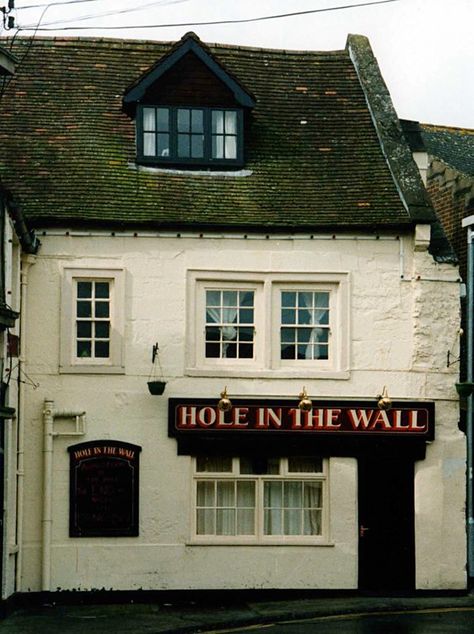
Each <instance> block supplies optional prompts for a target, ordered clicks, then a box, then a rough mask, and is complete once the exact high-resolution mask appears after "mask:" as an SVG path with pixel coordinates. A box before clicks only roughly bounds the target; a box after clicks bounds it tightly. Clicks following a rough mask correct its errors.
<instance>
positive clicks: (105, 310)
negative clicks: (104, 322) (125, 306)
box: [95, 302, 110, 317]
mask: <svg viewBox="0 0 474 634" xmlns="http://www.w3.org/2000/svg"><path fill="white" fill-rule="evenodd" d="M109 306H110V305H109V302H96V303H95V316H96V317H108V316H109Z"/></svg>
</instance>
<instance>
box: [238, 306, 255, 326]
mask: <svg viewBox="0 0 474 634" xmlns="http://www.w3.org/2000/svg"><path fill="white" fill-rule="evenodd" d="M239 321H240V323H241V324H252V323H253V309H252V308H245V309H241V310H240V311H239Z"/></svg>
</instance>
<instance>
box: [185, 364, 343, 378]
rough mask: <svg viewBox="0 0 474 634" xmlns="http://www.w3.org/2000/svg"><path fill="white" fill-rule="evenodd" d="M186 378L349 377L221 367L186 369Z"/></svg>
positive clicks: (295, 369) (332, 373) (333, 372)
mask: <svg viewBox="0 0 474 634" xmlns="http://www.w3.org/2000/svg"><path fill="white" fill-rule="evenodd" d="M185 375H186V376H197V377H199V376H202V377H216V378H220V377H230V378H262V379H293V378H294V379H301V377H304V378H305V379H306V378H308V379H336V380H348V379H350V377H351V374H350V371H349V370H322V369H310V368H305V367H304V366H301V367H292V368H278V369H275V370H271V369H268V368H267V369H260V370H258V369H257V370H253V369H249V368H236V367H233V368H226V367H223V366H219V367H214V368H186V369H185Z"/></svg>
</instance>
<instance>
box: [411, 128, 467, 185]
mask: <svg viewBox="0 0 474 634" xmlns="http://www.w3.org/2000/svg"><path fill="white" fill-rule="evenodd" d="M420 128H421V136H422V138H423V142H424V145H425V148H426V151H427V152H428V154H430V155H431V156H435V157H436V158H438V159H440V160H441V161H443V163H445V164H446V165H450V166H451V167H453V168H454V169H455V170H457V171H459V172H463V173H464V174H467V175H468V176H474V130H468V129H465V128H453V127H447V126H439V125H429V124H427V123H422V124H420Z"/></svg>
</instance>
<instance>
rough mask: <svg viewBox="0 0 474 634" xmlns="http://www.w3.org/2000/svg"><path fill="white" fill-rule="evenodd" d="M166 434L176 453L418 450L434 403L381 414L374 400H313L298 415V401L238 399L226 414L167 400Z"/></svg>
mask: <svg viewBox="0 0 474 634" xmlns="http://www.w3.org/2000/svg"><path fill="white" fill-rule="evenodd" d="M168 434H169V436H171V437H174V438H176V439H177V440H178V451H179V453H196V452H199V453H202V452H203V451H210V450H211V451H214V450H215V451H223V450H226V449H227V448H229V449H231V450H234V451H235V450H240V451H250V452H251V451H253V450H255V451H257V452H259V453H261V452H262V451H265V452H267V453H268V452H273V453H278V454H282V452H286V451H287V452H293V453H298V452H299V453H301V451H305V449H306V450H309V449H311V451H319V452H321V453H326V454H330V453H332V454H333V455H357V454H358V453H359V452H360V451H361V450H363V451H367V450H369V451H372V450H374V449H378V448H388V449H389V451H390V452H391V451H395V452H396V451H398V450H399V449H402V450H403V448H406V449H408V450H410V447H412V448H419V449H422V448H424V445H425V443H426V441H431V440H433V439H434V403H433V402H427V401H411V402H407V401H398V402H393V404H392V406H391V408H390V409H388V410H384V409H380V408H379V407H378V406H377V402H376V400H375V399H374V400H372V401H367V400H364V401H362V400H358V401H351V400H341V399H338V400H318V401H316V400H313V402H312V409H311V410H310V411H302V410H301V409H299V407H298V401H297V400H291V401H290V400H289V399H262V400H257V399H255V400H254V399H237V398H236V399H232V408H231V409H230V410H229V411H226V412H224V411H222V410H220V409H219V408H218V407H217V399H212V400H211V399H192V398H183V399H170V401H169V419H168Z"/></svg>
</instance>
